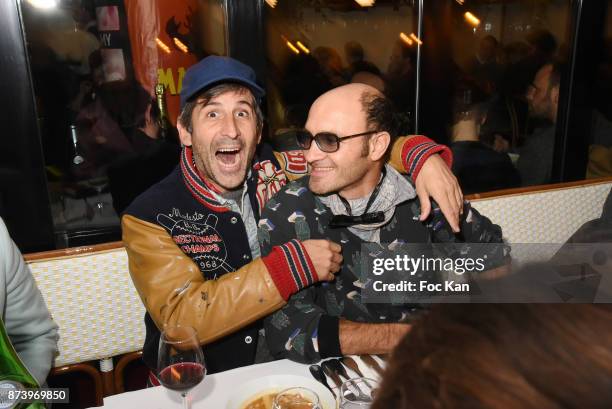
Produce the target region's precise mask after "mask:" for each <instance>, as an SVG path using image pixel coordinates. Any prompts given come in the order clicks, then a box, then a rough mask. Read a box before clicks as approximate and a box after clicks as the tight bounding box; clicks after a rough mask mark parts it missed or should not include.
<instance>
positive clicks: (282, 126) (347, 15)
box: [265, 0, 418, 150]
mask: <svg viewBox="0 0 612 409" xmlns="http://www.w3.org/2000/svg"><path fill="white" fill-rule="evenodd" d="M413 3H414V2H412V1H404V0H378V1H376V2H374V1H366V0H363V1H362V0H360V1H354V0H297V1H282V0H280V1H273V0H268V1H266V13H265V27H266V39H267V64H268V67H267V68H268V78H267V82H266V85H267V90H268V120H269V123H270V129H271V133H272V135H273V136H272V140H273V142H274V144H275V145H276V148H277V149H280V150H286V149H295V148H296V146H295V142H294V138H293V135H292V133H291V129H294V128H299V127H302V126H304V123H305V122H306V118H307V116H308V110H309V108H310V105H311V104H312V103H313V102H314V100H315V99H316V98H317V97H318V96H319V95H321V94H322V93H324V92H325V91H328V90H329V89H331V88H333V87H336V86H339V85H342V84H347V83H350V82H363V83H366V84H369V85H372V86H373V87H375V88H377V89H380V90H381V91H384V92H385V93H386V94H387V95H388V96H389V97H391V98H392V99H393V101H394V102H395V105H396V106H397V108H398V110H399V111H401V112H402V113H403V115H404V117H405V123H406V124H405V131H407V130H408V129H409V127H410V124H409V121H410V119H411V114H412V112H413V106H414V98H415V96H414V78H415V64H416V41H417V40H418V38H417V37H416V34H415V33H416V32H417V31H416V28H417V22H418V20H417V16H418V13H417V12H416V8H415V7H414V6H413Z"/></svg>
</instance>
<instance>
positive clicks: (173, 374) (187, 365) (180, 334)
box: [158, 325, 206, 409]
mask: <svg viewBox="0 0 612 409" xmlns="http://www.w3.org/2000/svg"><path fill="white" fill-rule="evenodd" d="M158 369H159V372H158V377H159V380H160V382H161V384H162V385H163V386H164V387H166V388H168V389H170V390H173V391H177V392H180V394H181V396H182V400H183V407H184V408H185V409H189V407H190V401H189V399H188V398H187V394H188V393H189V391H190V390H191V389H193V388H194V387H196V386H197V385H198V384H199V383H200V382H202V380H203V379H204V377H205V376H206V365H205V364H204V354H203V353H202V347H201V346H200V344H199V342H198V338H197V333H196V331H195V329H193V328H192V327H188V326H183V325H166V326H164V331H163V332H162V334H161V337H160V338H159V355H158Z"/></svg>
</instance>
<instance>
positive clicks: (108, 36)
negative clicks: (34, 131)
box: [20, 0, 226, 247]
mask: <svg viewBox="0 0 612 409" xmlns="http://www.w3.org/2000/svg"><path fill="white" fill-rule="evenodd" d="M223 3H224V2H222V1H221V0H185V1H180V2H175V1H172V0H163V1H161V0H160V1H154V2H149V1H144V2H143V1H138V0H22V1H21V3H20V7H21V11H22V16H23V24H24V27H25V38H26V42H27V48H28V53H29V59H30V69H31V74H32V79H33V83H34V93H35V98H36V106H37V115H38V122H39V127H40V131H41V137H42V145H43V151H44V152H43V154H44V159H45V164H46V170H47V175H48V189H49V194H50V198H51V205H52V213H53V223H54V228H55V233H56V242H57V246H58V247H65V246H75V245H81V244H91V243H94V242H104V241H110V240H118V239H120V228H119V217H118V215H119V214H120V213H121V211H122V210H123V209H125V208H126V207H127V205H129V203H131V201H132V200H133V199H134V198H135V197H136V196H137V195H138V194H140V193H142V192H143V191H144V190H146V189H147V188H148V187H149V186H151V185H152V184H154V183H155V182H157V181H159V180H161V179H162V178H163V177H165V176H166V175H167V174H168V173H169V172H170V171H171V170H172V169H173V168H174V166H176V164H177V163H178V155H179V151H180V146H179V141H178V138H177V135H176V130H175V124H176V117H177V115H178V110H179V92H180V89H181V85H182V79H183V75H184V73H185V70H186V69H187V68H188V67H189V66H190V65H192V64H193V63H195V62H197V61H198V60H199V59H201V58H202V57H204V56H206V55H209V54H219V55H224V54H226V27H225V12H224V9H223Z"/></svg>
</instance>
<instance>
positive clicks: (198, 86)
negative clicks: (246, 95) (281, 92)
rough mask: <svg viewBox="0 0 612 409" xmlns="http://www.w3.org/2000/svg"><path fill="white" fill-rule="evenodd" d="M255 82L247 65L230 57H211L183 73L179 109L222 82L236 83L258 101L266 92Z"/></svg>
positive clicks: (251, 70)
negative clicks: (244, 87)
mask: <svg viewBox="0 0 612 409" xmlns="http://www.w3.org/2000/svg"><path fill="white" fill-rule="evenodd" d="M255 81H256V77H255V71H253V69H252V68H251V67H249V66H248V65H246V64H243V63H241V62H240V61H238V60H234V59H233V58H230V57H219V56H216V55H211V56H210V57H206V58H204V59H203V60H200V61H199V62H198V63H197V64H195V65H192V66H191V67H189V69H188V70H187V72H185V77H183V86H182V89H181V108H183V106H185V103H186V102H187V101H188V100H189V99H190V98H191V97H193V96H194V95H196V94H197V93H198V92H200V91H202V90H203V89H205V88H210V87H211V86H213V85H217V84H220V83H224V82H237V83H239V84H242V85H244V86H246V87H247V88H249V89H250V90H251V92H252V93H253V95H254V96H255V98H256V99H257V100H258V101H259V100H260V99H261V98H262V97H263V96H264V95H265V94H266V92H265V91H264V90H263V88H261V87H260V86H259V85H257V83H256V82H255Z"/></svg>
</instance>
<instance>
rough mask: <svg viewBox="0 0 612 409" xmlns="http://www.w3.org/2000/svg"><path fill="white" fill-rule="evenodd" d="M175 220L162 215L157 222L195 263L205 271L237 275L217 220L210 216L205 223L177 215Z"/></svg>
mask: <svg viewBox="0 0 612 409" xmlns="http://www.w3.org/2000/svg"><path fill="white" fill-rule="evenodd" d="M172 216H173V217H174V218H173V217H170V216H168V215H166V214H158V215H157V222H158V223H159V224H160V225H162V226H164V227H165V228H166V230H168V232H169V233H170V235H171V236H172V239H173V240H174V242H175V243H176V244H177V245H178V246H179V248H180V249H181V251H182V252H183V253H185V254H187V255H188V256H189V257H190V258H191V259H193V261H194V262H195V263H196V264H197V265H198V267H200V270H201V271H203V272H204V271H214V270H217V269H221V270H222V271H223V272H226V273H229V272H232V271H234V268H232V266H230V265H229V264H228V263H227V262H226V260H227V247H226V245H225V241H224V240H223V238H222V237H221V235H220V234H219V232H218V231H217V230H216V229H215V227H216V226H217V221H218V220H219V218H218V217H217V216H215V215H214V214H209V215H208V217H207V218H206V220H205V221H204V222H203V223H202V222H201V221H200V222H195V221H193V219H195V217H189V218H184V217H181V216H180V213H179V212H177V211H174V212H173V214H172Z"/></svg>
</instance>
